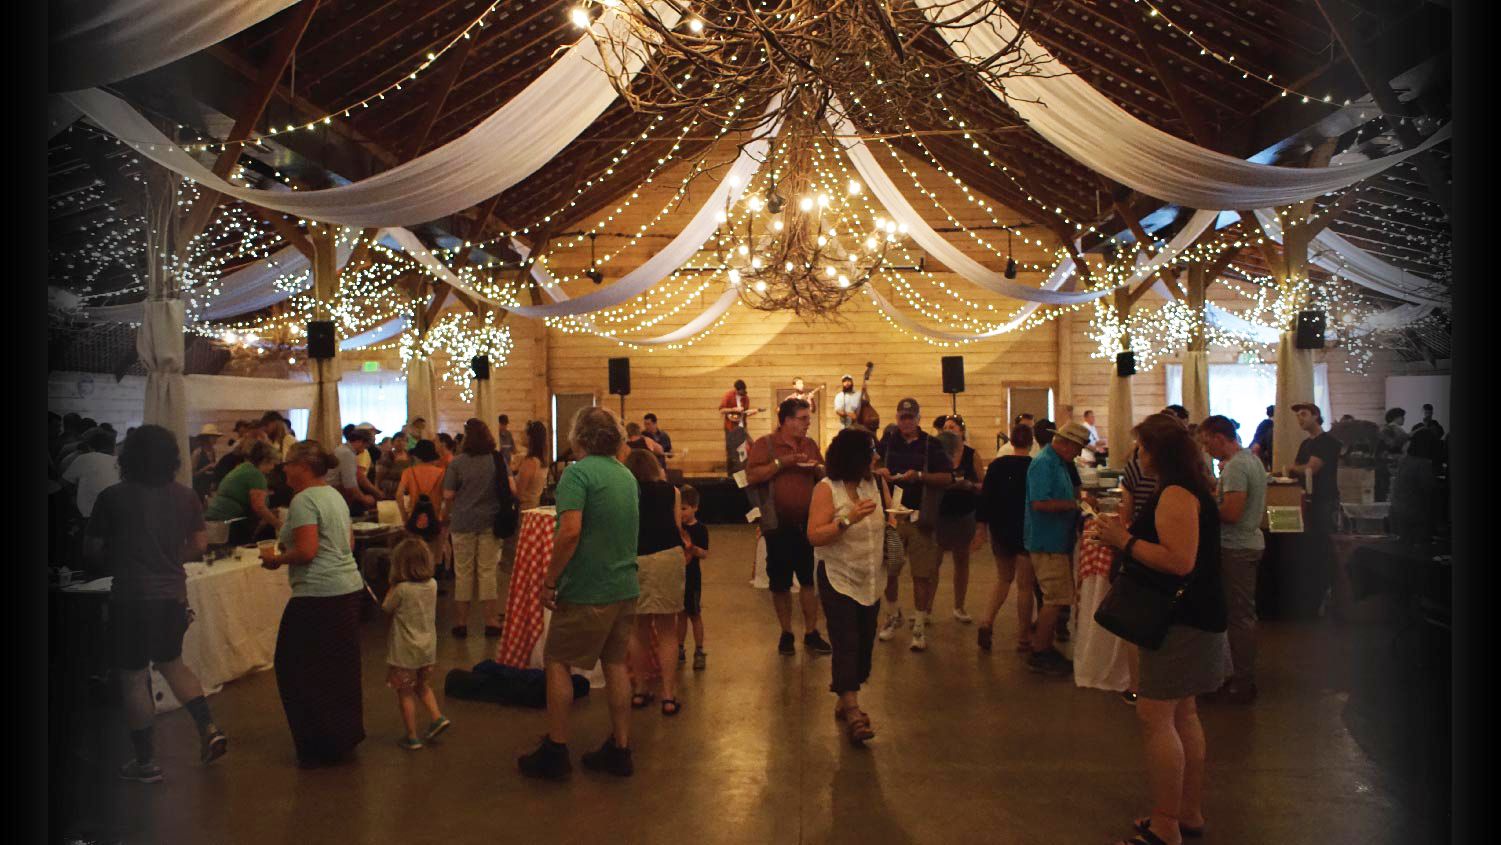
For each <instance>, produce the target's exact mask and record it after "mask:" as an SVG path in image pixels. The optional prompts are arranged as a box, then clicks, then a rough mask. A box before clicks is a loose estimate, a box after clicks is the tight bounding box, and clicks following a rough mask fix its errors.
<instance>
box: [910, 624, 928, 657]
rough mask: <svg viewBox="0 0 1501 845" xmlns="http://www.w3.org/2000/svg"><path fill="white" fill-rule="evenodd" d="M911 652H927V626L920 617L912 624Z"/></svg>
mask: <svg viewBox="0 0 1501 845" xmlns="http://www.w3.org/2000/svg"><path fill="white" fill-rule="evenodd" d="M911 648H912V650H913V651H927V650H928V626H927V624H926V623H925V621H924V620H923V618H922V617H921V616H919V617H917V619H915V620H913V622H912V646H911Z"/></svg>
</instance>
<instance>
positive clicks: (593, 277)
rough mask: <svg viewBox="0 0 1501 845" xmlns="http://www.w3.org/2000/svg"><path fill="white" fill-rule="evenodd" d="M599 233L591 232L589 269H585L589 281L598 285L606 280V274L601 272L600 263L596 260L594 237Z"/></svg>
mask: <svg viewBox="0 0 1501 845" xmlns="http://www.w3.org/2000/svg"><path fill="white" fill-rule="evenodd" d="M597 235H598V233H596V232H590V233H589V269H587V270H585V271H584V275H585V276H586V277H588V279H589V281H591V282H593V283H595V284H596V285H598V284H603V283H604V280H605V274H604V273H601V272H599V265H598V264H596V263H595V260H594V239H595V237H597Z"/></svg>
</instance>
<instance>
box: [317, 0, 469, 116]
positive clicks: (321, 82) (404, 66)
mask: <svg viewBox="0 0 1501 845" xmlns="http://www.w3.org/2000/svg"><path fill="white" fill-rule="evenodd" d="M461 2H464V0H443V2H439V3H435V4H433V5H431V6H429V7H428V8H427V11H425V12H423V13H422V14H420V15H418V16H416V17H415V18H412V17H407V16H402V17H401V18H400V21H401V25H400V26H398V27H397V28H395V29H393V30H391V31H390V32H389V33H387V34H386V35H385V36H384V37H382V38H379V39H377V40H375V41H370V42H365V43H362V44H360V45H359V46H360V49H358V50H351V51H350V52H349V54H348V55H346V56H345V57H344V59H343V60H342V61H340V62H339V63H338V64H336V65H334V66H333V67H325V68H319V69H318V76H317V78H316V79H314V80H313V82H312V83H311V85H309V90H311V91H316V90H318V89H320V88H325V87H327V86H328V85H329V84H330V83H332V82H340V83H341V89H342V90H341V92H340V93H347V92H349V91H352V90H354V89H348V88H343V86H342V83H343V80H339V79H337V74H338V73H339V71H341V70H343V69H344V68H346V67H349V65H350V64H351V63H353V62H357V61H359V60H360V59H363V58H364V57H366V56H368V55H370V54H371V53H374V52H377V51H378V50H380V48H382V47H384V46H385V45H387V44H389V43H390V42H391V40H392V39H394V38H397V37H399V36H401V35H403V34H404V33H406V32H408V31H411V30H414V29H415V28H417V27H419V26H421V25H422V22H423V21H426V20H427V19H428V18H431V17H432V16H434V15H437V14H439V13H441V12H444V11H447V10H448V9H449V7H451V6H454V5H456V4H457V3H461ZM466 25H467V23H466ZM451 37H452V36H449V38H451ZM447 41H448V38H444V37H442V36H439V37H435V38H431V39H428V40H426V41H424V42H423V46H422V49H421V50H418V51H416V52H415V53H410V54H407V55H406V56H404V57H403V58H402V60H401V61H400V62H398V63H396V64H393V65H390V66H388V67H386V68H385V69H383V70H381V71H380V72H378V73H375V74H367V75H362V76H363V79H364V82H365V84H368V85H369V86H370V87H371V88H372V89H375V88H377V87H383V86H382V84H381V80H382V79H384V78H385V77H386V76H387V75H389V74H391V73H393V72H395V71H398V70H401V71H402V73H401V75H402V76H406V75H407V74H409V73H411V72H412V71H411V70H410V68H412V67H414V66H415V65H416V64H418V63H419V62H417V61H416V59H414V58H413V57H414V56H418V57H420V56H422V55H423V54H424V53H426V52H428V51H430V50H431V48H432V47H433V46H435V45H441V44H444V43H447Z"/></svg>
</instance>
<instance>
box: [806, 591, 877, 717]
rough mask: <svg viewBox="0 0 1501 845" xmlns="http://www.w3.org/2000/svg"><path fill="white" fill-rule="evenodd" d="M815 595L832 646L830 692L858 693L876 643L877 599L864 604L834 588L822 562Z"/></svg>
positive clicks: (867, 677) (867, 672)
mask: <svg viewBox="0 0 1501 845" xmlns="http://www.w3.org/2000/svg"><path fill="white" fill-rule="evenodd" d="M818 598H819V601H820V602H821V603H822V604H823V615H824V619H825V621H827V622H828V627H829V645H831V646H833V647H834V655H833V661H832V664H833V670H834V687H833V688H834V693H835V694H836V695H837V694H842V693H846V692H859V691H860V685H861V684H863V683H865V681H866V680H868V679H869V678H870V658H871V653H872V652H873V651H874V650H875V646H876V628H877V626H878V623H879V622H880V616H881V602H880V601H879V600H877V601H876V603H875V604H872V605H869V606H866V605H863V604H861V603H859V602H857V601H855V600H854V599H852V598H850V597H849V596H847V595H845V594H843V593H841V592H839V591H838V590H835V589H834V587H833V585H831V584H830V583H829V576H828V574H827V573H826V572H825V571H824V568H823V563H822V562H820V563H819V564H818Z"/></svg>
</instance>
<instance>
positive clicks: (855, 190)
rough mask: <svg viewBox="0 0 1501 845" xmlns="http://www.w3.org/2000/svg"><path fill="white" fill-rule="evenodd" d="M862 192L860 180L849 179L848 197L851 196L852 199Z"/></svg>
mask: <svg viewBox="0 0 1501 845" xmlns="http://www.w3.org/2000/svg"><path fill="white" fill-rule="evenodd" d="M863 190H864V188H863V187H862V186H861V185H860V180H859V179H851V180H850V187H849V191H850V196H852V197H858V196H860V192H861V191H863Z"/></svg>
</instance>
